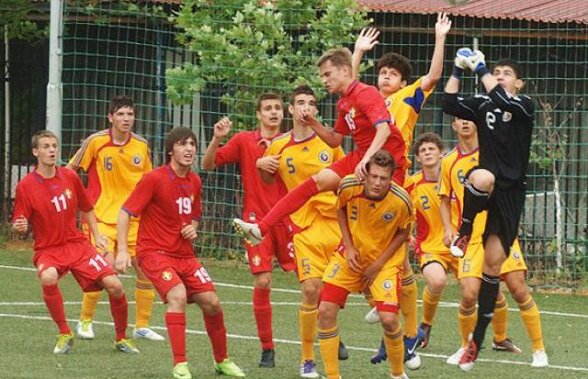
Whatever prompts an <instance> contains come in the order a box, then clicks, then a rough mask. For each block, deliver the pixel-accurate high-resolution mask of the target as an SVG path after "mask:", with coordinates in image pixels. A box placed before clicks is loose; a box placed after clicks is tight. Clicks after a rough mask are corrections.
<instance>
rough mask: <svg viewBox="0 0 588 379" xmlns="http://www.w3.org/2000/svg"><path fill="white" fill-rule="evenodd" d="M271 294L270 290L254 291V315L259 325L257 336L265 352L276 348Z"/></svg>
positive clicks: (258, 289)
mask: <svg viewBox="0 0 588 379" xmlns="http://www.w3.org/2000/svg"><path fill="white" fill-rule="evenodd" d="M270 292H271V290H269V289H263V288H254V289H253V314H254V315H255V322H256V323H257V335H258V336H259V341H261V348H262V349H263V350H267V349H273V348H274V341H273V339H274V338H273V333H272V305H271V303H270Z"/></svg>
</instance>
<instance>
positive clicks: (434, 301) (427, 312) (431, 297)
mask: <svg viewBox="0 0 588 379" xmlns="http://www.w3.org/2000/svg"><path fill="white" fill-rule="evenodd" d="M441 295H442V294H441V293H438V294H433V293H431V291H430V290H429V287H427V286H425V289H424V290H423V322H424V323H425V324H427V325H433V321H434V320H435V313H437V305H439V300H441Z"/></svg>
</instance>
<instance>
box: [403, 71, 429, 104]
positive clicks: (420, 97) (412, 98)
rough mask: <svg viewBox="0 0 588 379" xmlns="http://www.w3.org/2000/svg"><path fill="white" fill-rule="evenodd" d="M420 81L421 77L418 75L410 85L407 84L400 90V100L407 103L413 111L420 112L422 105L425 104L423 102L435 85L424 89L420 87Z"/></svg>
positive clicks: (421, 80)
mask: <svg viewBox="0 0 588 379" xmlns="http://www.w3.org/2000/svg"><path fill="white" fill-rule="evenodd" d="M422 82H423V77H420V78H418V80H417V81H415V82H414V83H412V84H411V85H410V86H407V87H405V88H404V89H403V90H401V91H402V92H403V93H402V101H403V102H404V103H405V104H408V105H409V106H410V107H411V108H412V109H413V110H414V111H415V113H420V111H421V109H422V108H423V105H425V102H426V101H427V99H428V98H429V96H431V94H432V93H433V91H434V90H435V87H433V88H431V89H430V90H427V91H424V90H423V89H422V88H421V84H422Z"/></svg>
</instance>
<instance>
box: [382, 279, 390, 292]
mask: <svg viewBox="0 0 588 379" xmlns="http://www.w3.org/2000/svg"><path fill="white" fill-rule="evenodd" d="M382 287H383V288H384V289H385V290H389V289H390V288H392V282H391V281H389V280H384V283H382Z"/></svg>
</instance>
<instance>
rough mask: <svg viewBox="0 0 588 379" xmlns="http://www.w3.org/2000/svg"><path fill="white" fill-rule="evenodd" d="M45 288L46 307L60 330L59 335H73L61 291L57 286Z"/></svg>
mask: <svg viewBox="0 0 588 379" xmlns="http://www.w3.org/2000/svg"><path fill="white" fill-rule="evenodd" d="M42 287H43V300H45V305H47V309H48V310H49V314H50V315H51V318H52V319H53V321H55V323H56V324H57V327H58V328H59V334H69V333H71V329H70V328H69V325H68V324H67V320H66V318H65V308H64V307H63V296H61V291H60V290H59V287H58V286H57V284H54V285H51V286H42Z"/></svg>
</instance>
